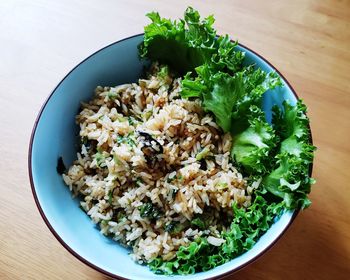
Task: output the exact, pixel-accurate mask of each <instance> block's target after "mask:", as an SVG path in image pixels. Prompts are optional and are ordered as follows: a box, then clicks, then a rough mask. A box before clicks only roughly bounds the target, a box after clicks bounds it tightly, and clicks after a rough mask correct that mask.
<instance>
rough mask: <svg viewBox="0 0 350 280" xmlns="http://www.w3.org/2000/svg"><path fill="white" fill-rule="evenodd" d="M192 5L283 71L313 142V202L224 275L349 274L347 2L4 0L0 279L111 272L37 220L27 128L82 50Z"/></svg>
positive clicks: (0, 4) (0, 26) (0, 30)
mask: <svg viewBox="0 0 350 280" xmlns="http://www.w3.org/2000/svg"><path fill="white" fill-rule="evenodd" d="M174 3H175V4H174ZM189 4H190V5H192V6H193V7H195V8H197V9H199V11H200V12H201V14H202V15H208V14H214V15H215V17H216V19H217V21H216V23H215V27H216V28H217V29H218V31H219V33H220V34H223V33H228V34H229V35H230V36H231V37H232V38H234V39H236V38H238V39H239V40H240V42H241V43H243V44H245V45H246V46H248V47H250V48H252V49H254V50H255V51H257V52H258V53H260V54H261V55H263V56H264V57H265V58H267V59H268V60H269V61H270V62H271V63H272V64H274V65H275V66H276V67H277V68H278V69H279V70H281V72H282V73H283V74H284V75H285V77H286V78H287V79H288V80H289V81H290V83H291V84H292V85H293V87H294V88H295V90H296V92H297V93H298V94H299V96H300V97H301V98H303V99H304V100H305V102H306V103H307V104H308V107H309V116H310V119H311V125H312V132H313V137H314V142H315V144H316V146H317V147H318V151H317V154H316V160H315V164H314V177H316V179H317V181H318V182H317V184H316V185H315V187H314V190H313V192H312V194H311V199H312V201H313V204H312V206H311V208H310V209H308V210H307V211H305V212H303V213H301V214H300V215H299V216H298V218H297V219H296V221H295V223H294V224H293V225H292V226H291V228H290V229H289V230H288V232H287V233H286V234H285V236H283V238H282V239H281V240H280V241H279V242H278V243H277V244H276V245H275V246H274V248H273V249H272V250H270V251H269V252H268V253H266V254H265V255H264V256H263V257H261V258H260V259H259V260H258V261H256V262H255V263H254V264H252V265H250V266H249V267H247V268H245V269H244V270H242V271H240V272H238V273H237V274H235V275H233V276H230V277H228V278H227V279H248V280H250V279H284V280H289V279H290V280H292V279H318V280H323V279H324V280H326V279H349V278H348V277H349V275H350V200H349V199H350V188H349V181H350V171H349V168H350V144H349V143H350V142H349V141H350V109H349V108H350V82H349V80H350V2H349V1H348V0H343V1H341V0H338V1H335V0H334V1H331V0H324V1H315V0H295V1H287V0H283V1H280V0H278V1H277V0H273V1H258V0H257V1H250V0H249V1H243V0H236V1H184V0H177V1H165V0H163V1H136V0H127V1H124V0H123V1H112V0H108V1H97V0H96V1H95V0H87V1H68V0H65V1H44V0H35V1H34V0H33V1H24V0H15V1H0V42H1V44H0V80H1V82H0V104H1V110H0V114H1V123H0V128H1V136H0V144H1V145H0V155H1V160H0V175H1V184H0V188H1V203H0V213H1V216H2V222H1V223H0V279H107V278H106V277H104V276H103V275H101V274H99V273H98V272H96V271H94V270H92V269H91V268H89V267H87V266H86V265H84V264H82V263H81V262H80V261H78V260H77V259H75V257H73V256H72V255H70V254H69V253H68V252H67V251H66V250H65V249H64V248H63V247H62V246H61V245H60V244H59V243H58V242H57V241H56V240H55V238H54V237H53V235H52V234H51V233H50V232H49V230H48V228H47V227H46V225H45V224H44V222H43V221H42V219H41V217H40V215H39V212H38V210H37V209H36V206H35V204H34V200H33V198H32V194H31V191H30V187H29V180H28V174H27V151H28V143H29V137H30V133H31V129H32V126H33V123H34V120H35V118H36V115H37V113H38V111H39V109H40V106H41V105H42V103H43V102H44V100H45V99H46V97H47V96H48V94H49V93H50V91H51V90H52V89H53V88H54V87H55V85H56V84H57V83H58V82H59V81H60V80H61V78H62V77H63V76H64V75H65V74H66V73H67V72H68V71H69V70H70V69H72V68H73V67H74V66H75V65H76V64H77V63H79V62H80V61H81V60H82V59H84V58H85V57H86V56H88V55H89V54H91V53H92V52H94V51H95V50H97V49H99V48H101V47H103V46H105V45H107V44H109V43H111V42H113V41H116V40H119V39H122V38H124V37H127V36H130V35H133V34H136V33H140V32H142V31H143V26H144V25H145V24H146V23H147V19H146V18H145V16H144V15H145V13H146V12H148V11H151V10H157V11H159V12H160V13H161V14H162V15H163V16H166V17H171V18H177V17H179V16H181V15H182V13H183V11H184V9H185V8H186V6H187V5H189Z"/></svg>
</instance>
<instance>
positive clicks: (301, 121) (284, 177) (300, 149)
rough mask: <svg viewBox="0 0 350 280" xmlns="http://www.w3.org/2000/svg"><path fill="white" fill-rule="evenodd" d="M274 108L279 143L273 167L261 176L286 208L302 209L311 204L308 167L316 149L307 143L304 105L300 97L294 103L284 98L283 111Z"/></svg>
mask: <svg viewBox="0 0 350 280" xmlns="http://www.w3.org/2000/svg"><path fill="white" fill-rule="evenodd" d="M273 111H274V114H273V120H272V122H273V126H274V128H275V130H276V133H277V134H278V136H279V138H280V139H281V142H280V145H279V150H278V152H277V155H276V156H275V158H276V159H277V162H276V166H275V168H274V169H272V171H271V172H270V173H269V174H267V175H266V176H265V177H264V178H263V181H262V185H263V186H264V187H265V189H266V190H268V191H269V192H270V193H272V194H274V195H275V196H277V197H280V198H282V199H283V201H284V203H285V205H286V207H287V208H289V209H295V208H302V209H303V208H306V207H308V206H309V205H310V203H311V202H310V200H309V199H308V197H307V195H308V194H309V193H310V189H311V185H312V184H313V183H315V180H314V179H313V178H310V176H309V166H310V164H311V163H312V161H313V157H314V151H315V149H316V148H315V147H314V146H313V145H311V144H310V130H309V120H308V118H307V116H306V106H305V105H304V104H303V102H302V100H298V102H297V104H296V105H295V106H292V105H291V104H289V103H288V102H286V101H285V102H284V103H283V109H282V110H281V109H279V108H278V107H275V108H273Z"/></svg>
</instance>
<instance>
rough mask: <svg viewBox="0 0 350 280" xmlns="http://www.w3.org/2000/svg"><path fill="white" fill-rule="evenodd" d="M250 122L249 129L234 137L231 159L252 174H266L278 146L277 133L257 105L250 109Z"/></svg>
mask: <svg viewBox="0 0 350 280" xmlns="http://www.w3.org/2000/svg"><path fill="white" fill-rule="evenodd" d="M248 122H249V126H248V128H247V129H245V130H244V131H243V132H241V133H240V134H238V135H236V136H234V137H233V141H232V150H231V157H232V159H233V160H234V161H235V162H236V163H238V164H239V165H240V166H243V168H244V170H245V171H246V172H248V173H250V174H252V173H254V174H257V173H264V172H266V170H267V167H268V166H269V161H270V153H271V150H273V148H274V147H275V145H276V137H275V132H274V129H273V128H272V127H271V126H270V125H269V124H268V123H267V122H266V120H265V114H264V112H263V111H262V110H261V109H259V108H258V107H257V106H255V105H252V106H251V107H250V112H249V114H248Z"/></svg>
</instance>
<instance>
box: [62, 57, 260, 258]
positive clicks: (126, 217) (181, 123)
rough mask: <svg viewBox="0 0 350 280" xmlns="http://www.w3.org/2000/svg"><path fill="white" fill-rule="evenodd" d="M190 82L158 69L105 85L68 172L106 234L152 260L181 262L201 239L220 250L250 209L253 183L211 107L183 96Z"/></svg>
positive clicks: (83, 114)
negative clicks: (236, 213) (233, 156)
mask: <svg viewBox="0 0 350 280" xmlns="http://www.w3.org/2000/svg"><path fill="white" fill-rule="evenodd" d="M180 81H181V80H180V78H174V77H173V76H172V74H171V73H169V71H168V69H167V67H165V66H163V67H160V66H159V65H158V64H153V65H152V67H151V69H150V73H149V75H148V77H147V78H146V79H140V80H139V81H138V83H132V84H123V85H119V86H116V87H101V86H98V87H97V88H96V90H95V96H94V98H93V99H92V100H91V101H90V102H88V103H82V108H81V111H80V113H79V114H78V115H77V117H76V121H77V124H78V125H79V126H80V139H81V141H80V142H81V143H80V151H79V153H78V154H77V159H76V161H74V163H73V164H72V166H70V167H69V169H68V171H67V172H66V173H65V174H63V175H62V176H63V179H64V182H65V183H66V184H67V186H69V189H70V190H71V191H72V193H73V194H74V196H77V197H78V198H79V199H80V205H81V208H82V209H83V210H84V211H85V212H86V213H87V214H88V215H89V216H90V217H91V219H92V221H93V222H94V223H95V224H98V225H99V228H100V230H101V233H103V234H104V235H107V236H110V237H111V238H113V239H114V240H116V241H118V242H120V244H122V245H124V246H126V247H129V248H131V249H132V254H131V255H132V257H133V258H134V260H135V261H138V262H139V263H144V262H145V263H147V262H150V261H152V260H153V259H155V258H157V257H161V258H162V259H163V260H171V259H172V258H174V257H175V254H176V252H177V251H178V249H179V247H180V246H186V245H188V244H189V243H190V242H191V241H193V240H195V239H196V238H197V237H199V236H206V237H207V240H208V242H209V243H210V244H212V245H214V246H220V245H221V244H222V243H223V242H225V240H224V239H222V238H220V232H221V231H222V230H226V228H228V227H229V225H230V222H231V221H232V213H233V212H232V204H233V202H236V203H237V204H238V205H239V206H240V207H244V208H246V207H249V205H250V203H251V194H252V192H253V189H254V188H256V187H257V184H258V182H254V183H253V184H251V185H248V183H247V181H246V180H245V178H243V176H242V174H241V173H239V172H238V171H237V169H236V168H235V167H234V166H233V165H232V163H231V161H230V150H231V145H232V139H231V135H230V134H229V133H227V134H223V132H222V130H221V129H220V128H219V127H218V126H217V124H216V123H215V121H214V120H213V116H212V115H210V114H208V113H206V112H205V111H204V110H203V108H202V106H201V101H200V100H199V99H197V100H195V99H194V100H192V99H191V100H188V99H182V98H181V97H180V94H179V92H180V91H181V87H180Z"/></svg>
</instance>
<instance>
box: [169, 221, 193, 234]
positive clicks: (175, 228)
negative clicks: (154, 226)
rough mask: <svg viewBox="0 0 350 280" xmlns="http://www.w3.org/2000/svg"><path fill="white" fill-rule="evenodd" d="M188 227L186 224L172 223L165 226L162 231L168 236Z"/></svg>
mask: <svg viewBox="0 0 350 280" xmlns="http://www.w3.org/2000/svg"><path fill="white" fill-rule="evenodd" d="M188 226H189V223H188V222H184V223H180V222H175V221H172V222H169V223H167V224H166V225H165V227H164V230H165V231H166V232H169V233H170V234H178V233H180V232H182V231H183V230H184V229H185V228H187V227H188Z"/></svg>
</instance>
